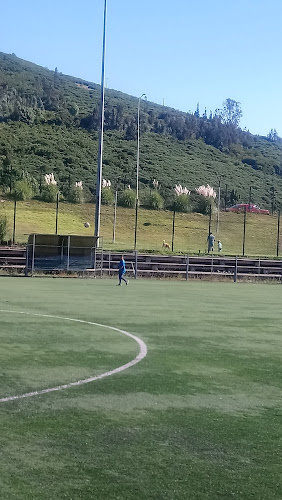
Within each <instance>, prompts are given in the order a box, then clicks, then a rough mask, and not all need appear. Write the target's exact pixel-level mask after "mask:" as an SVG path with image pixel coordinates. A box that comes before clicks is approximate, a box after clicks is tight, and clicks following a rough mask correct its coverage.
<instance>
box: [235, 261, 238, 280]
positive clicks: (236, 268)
mask: <svg viewBox="0 0 282 500" xmlns="http://www.w3.org/2000/svg"><path fill="white" fill-rule="evenodd" d="M237 259H238V258H237V255H236V257H235V267H234V283H236V281H237V272H238V260H237Z"/></svg>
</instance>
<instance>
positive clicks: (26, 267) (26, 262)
mask: <svg viewBox="0 0 282 500" xmlns="http://www.w3.org/2000/svg"><path fill="white" fill-rule="evenodd" d="M24 275H25V276H28V242H27V245H26V254H25V270H24Z"/></svg>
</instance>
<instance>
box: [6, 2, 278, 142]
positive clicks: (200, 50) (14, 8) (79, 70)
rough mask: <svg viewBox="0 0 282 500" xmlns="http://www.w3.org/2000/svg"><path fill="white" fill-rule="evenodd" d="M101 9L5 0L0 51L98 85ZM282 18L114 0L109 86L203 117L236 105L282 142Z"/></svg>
mask: <svg viewBox="0 0 282 500" xmlns="http://www.w3.org/2000/svg"><path fill="white" fill-rule="evenodd" d="M2 3H4V0H2ZM103 6H104V0H91V1H90V0H84V1H83V2H79V1H77V0H76V1H74V0H68V1H67V0H57V1H55V0H48V2H42V1H40V0H36V1H35V0H25V1H22V0H13V2H5V4H4V5H1V18H2V22H1V31H0V50H1V51H2V52H7V53H12V52H14V53H15V54H16V55H17V56H18V57H22V58H23V59H27V60H29V61H32V62H35V63H37V64H40V65H42V66H46V67H48V68H49V69H54V68H55V67H56V66H57V67H58V69H59V71H61V72H63V73H66V74H70V75H74V76H79V77H81V78H85V79H87V80H90V81H94V82H96V83H100V79H101V47H102V24H103ZM281 20H282V2H281V0H268V1H267V2H266V0H237V1H234V0H198V1H197V2H196V1H195V0H193V1H192V0H175V1H171V0H170V1H168V0H142V1H141V0H140V1H139V0H108V18H107V50H106V77H107V83H108V86H109V87H110V88H114V89H116V90H121V91H123V92H126V93H128V94H131V95H135V96H140V95H141V94H143V93H146V94H147V97H148V100H150V101H154V102H157V103H160V104H162V103H163V99H164V101H165V104H166V105H167V106H171V107H174V108H177V109H180V110H182V111H190V110H191V111H195V109H196V106H197V103H198V102H199V104H200V112H201V113H203V112H204V108H205V107H206V108H207V111H208V113H209V111H210V110H213V111H214V110H215V109H216V108H220V107H222V102H223V101H224V100H225V99H226V98H231V99H234V100H236V101H239V102H240V103H241V106H242V110H243V118H242V120H241V126H242V128H244V127H247V128H248V129H249V130H250V132H252V133H254V134H260V135H266V134H267V133H268V132H269V130H270V129H271V128H276V130H277V132H278V134H279V135H280V136H282V113H281V111H282V110H281V102H280V95H281V83H282V82H281V80H282V64H281V47H282V28H281Z"/></svg>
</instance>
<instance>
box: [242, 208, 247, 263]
mask: <svg viewBox="0 0 282 500" xmlns="http://www.w3.org/2000/svg"><path fill="white" fill-rule="evenodd" d="M246 217H247V210H246V207H245V210H244V230H243V257H244V256H245V239H246Z"/></svg>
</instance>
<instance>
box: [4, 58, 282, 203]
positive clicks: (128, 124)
mask: <svg viewBox="0 0 282 500" xmlns="http://www.w3.org/2000/svg"><path fill="white" fill-rule="evenodd" d="M228 101H231V100H227V101H225V103H226V102H227V103H228ZM232 102H233V101H232ZM232 102H231V105H232ZM98 105H99V86H98V85H96V84H92V83H89V82H86V81H84V80H81V79H79V78H75V77H70V76H66V75H62V74H60V73H59V72H58V71H57V69H56V70H55V71H50V70H48V69H46V68H42V67H40V66H37V65H35V64H32V63H29V62H27V61H23V60H21V59H19V58H17V57H16V56H15V55H7V54H3V53H0V185H2V188H6V189H9V187H10V185H11V184H12V183H14V182H15V181H16V180H17V179H19V178H21V176H22V174H23V172H28V173H29V174H31V175H32V176H33V177H34V178H35V179H36V181H37V184H38V186H39V187H40V186H41V184H42V178H43V175H44V174H46V173H50V172H54V174H55V178H56V179H57V181H58V185H59V188H60V190H61V192H63V193H64V195H66V194H67V193H68V191H69V190H70V188H71V186H72V185H73V184H74V182H75V181H78V180H82V181H83V183H84V186H86V188H87V189H86V191H87V192H88V190H90V192H89V196H88V199H90V195H91V193H92V196H94V195H95V184H96V163H97V136H98V134H97V129H98ZM232 109H233V108H232V107H231V111H232ZM136 110H137V99H136V98H134V97H132V96H128V95H126V94H122V93H121V92H118V91H114V90H110V89H107V91H106V108H105V147H104V158H103V160H104V161H103V163H104V167H103V168H104V170H103V176H104V177H105V178H108V179H110V180H111V182H112V186H113V187H114V188H117V189H123V188H124V186H126V185H128V184H130V185H131V186H132V187H133V188H134V187H135V177H136V175H135V171H136V140H135V139H136V120H137V119H136V114H137V113H136ZM233 118H234V120H233ZM237 125H238V123H237V121H236V113H235V114H234V113H233V117H232V114H231V118H230V116H229V115H228V114H227V113H226V112H225V114H224V110H222V111H221V112H219V111H217V112H215V113H211V114H210V116H209V117H208V116H207V115H206V113H204V115H203V116H200V114H199V109H197V111H196V112H195V113H194V114H191V113H183V112H180V111H176V110H173V109H170V108H166V107H163V106H159V105H156V104H154V103H151V102H142V110H141V132H142V135H141V145H140V181H141V190H142V189H144V188H146V187H151V183H152V180H153V179H154V178H156V179H158V181H159V183H160V185H161V188H160V193H161V194H162V195H163V197H164V198H165V199H166V200H169V199H170V198H171V194H172V188H173V186H174V185H175V184H176V183H181V184H183V185H185V186H187V187H188V188H189V189H195V188H196V187H198V186H199V185H200V184H210V185H212V186H214V187H215V188H216V187H217V185H218V178H219V177H220V178H221V184H222V187H223V190H225V189H226V186H227V192H228V196H227V201H229V202H232V201H235V199H238V200H240V201H242V202H244V201H247V200H248V193H249V186H251V187H252V201H254V202H256V203H258V204H261V205H262V206H263V207H265V208H270V207H271V204H273V206H274V208H275V207H278V206H280V205H281V203H282V141H281V140H280V139H279V138H278V137H277V135H275V133H272V134H269V137H268V138H265V137H259V136H253V135H251V134H250V133H249V132H245V131H242V130H241V129H240V128H238V126H237ZM272 132H273V131H272ZM232 192H233V195H234V193H235V196H233V197H232V196H231V193H232Z"/></svg>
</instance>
